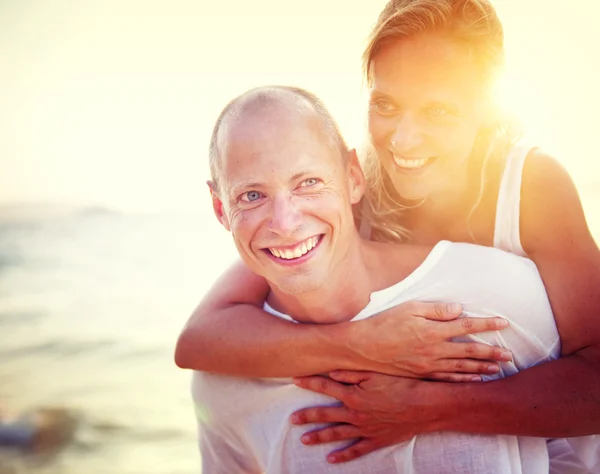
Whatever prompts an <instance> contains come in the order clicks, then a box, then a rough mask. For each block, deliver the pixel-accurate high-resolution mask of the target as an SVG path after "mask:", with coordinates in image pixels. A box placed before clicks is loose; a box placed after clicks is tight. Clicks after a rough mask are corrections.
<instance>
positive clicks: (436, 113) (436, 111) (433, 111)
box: [426, 107, 450, 118]
mask: <svg viewBox="0 0 600 474" xmlns="http://www.w3.org/2000/svg"><path fill="white" fill-rule="evenodd" d="M426 112H427V115H428V116H429V117H432V118H441V117H446V116H447V115H449V114H450V112H449V111H448V110H447V109H445V108H443V107H429V108H428V109H427V110H426Z"/></svg>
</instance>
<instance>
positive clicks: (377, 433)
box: [297, 153, 600, 462]
mask: <svg viewBox="0 0 600 474" xmlns="http://www.w3.org/2000/svg"><path fill="white" fill-rule="evenodd" d="M521 239H522V243H523V247H524V249H525V251H526V252H527V253H528V254H529V255H530V256H531V257H532V259H533V260H534V261H535V262H536V265H537V267H538V269H539V271H540V274H541V276H542V279H543V281H544V285H545V286H546V290H547V292H548V295H549V298H550V302H551V305H552V309H553V312H554V316H555V320H556V324H557V327H558V329H559V333H560V337H561V343H562V358H561V359H559V360H556V361H552V362H548V363H545V364H542V365H539V366H536V367H532V368H529V369H527V370H524V371H522V372H520V373H518V374H515V375H512V376H510V377H506V378H503V379H498V380H494V381H490V382H485V383H481V384H472V383H471V384H445V383H432V382H423V381H418V380H408V379H406V378H396V377H386V376H381V375H378V374H364V373H362V374H361V373H356V374H355V373H342V374H340V375H337V376H336V375H334V377H336V380H338V381H340V382H345V383H346V384H347V383H355V384H356V385H341V384H339V383H336V382H335V381H332V380H329V379H325V378H319V377H310V378H306V379H302V380H299V381H298V384H299V385H300V386H303V387H306V388H309V389H311V390H314V391H317V392H322V393H326V394H328V395H332V396H334V397H336V398H338V399H339V400H340V401H342V402H343V403H344V404H345V406H346V407H347V408H335V409H331V408H327V407H320V408H308V409H305V410H301V411H300V412H298V413H297V416H298V420H299V422H300V423H315V422H332V423H347V424H346V425H344V424H342V425H336V426H334V427H328V428H324V429H322V430H316V431H313V432H312V433H311V434H310V435H309V438H310V441H309V442H310V443H311V444H316V443H324V442H331V441H337V440H343V439H349V438H356V437H362V440H361V441H360V442H359V443H357V444H354V445H353V446H352V447H351V448H348V449H344V450H341V451H339V452H337V453H336V456H338V458H337V462H340V461H349V460H351V459H355V458H357V457H360V456H363V455H365V454H367V453H369V452H371V451H373V450H375V449H379V448H382V447H384V446H389V445H392V444H396V443H398V442H400V441H402V440H405V439H409V438H411V437H412V436H414V435H415V434H419V433H425V432H432V431H460V432H466V433H481V434H507V435H520V436H540V437H571V436H583V435H588V434H596V433H600V251H599V250H598V247H597V245H596V243H595V242H594V239H593V238H592V236H591V234H590V232H589V229H588V227H587V224H586V221H585V217H584V214H583V209H582V206H581V202H580V199H579V196H578V194H577V191H576V189H575V186H574V184H573V182H572V181H571V178H570V177H569V175H568V174H567V172H566V171H565V170H564V169H563V168H562V167H561V166H560V165H559V164H558V163H557V162H556V161H555V160H554V159H552V158H551V157H549V156H547V155H543V154H540V153H535V154H533V155H532V156H529V157H528V158H527V160H526V165H525V169H524V175H523V184H522V192H521ZM340 377H341V378H340ZM382 413H385V414H386V417H387V418H386V417H383V416H382Z"/></svg>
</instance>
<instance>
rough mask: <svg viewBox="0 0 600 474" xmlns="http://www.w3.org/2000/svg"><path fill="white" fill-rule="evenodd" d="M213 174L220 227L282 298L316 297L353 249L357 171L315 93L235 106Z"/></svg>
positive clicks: (224, 120) (213, 148) (216, 138)
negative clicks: (227, 231) (308, 294)
mask: <svg viewBox="0 0 600 474" xmlns="http://www.w3.org/2000/svg"><path fill="white" fill-rule="evenodd" d="M210 165H211V174H212V181H211V183H209V184H210V188H211V193H212V197H213V206H214V210H215V214H216V216H217V218H218V219H219V221H220V222H221V223H222V224H223V226H224V227H225V228H226V229H227V230H230V231H231V232H232V234H233V238H234V241H235V244H236V246H237V249H238V251H239V253H240V256H241V257H242V259H243V260H244V261H245V262H246V264H247V265H248V266H249V267H250V268H251V269H252V270H253V271H254V272H255V273H257V274H260V275H262V276H264V277H265V278H266V279H267V280H268V281H269V283H270V284H271V285H272V286H275V287H277V288H279V290H281V291H282V292H283V293H287V294H301V293H307V292H310V291H314V290H317V289H319V288H321V287H322V286H323V285H324V284H325V283H326V282H327V280H328V278H329V276H330V274H331V272H332V270H333V269H334V268H336V267H337V266H338V265H339V264H340V263H341V262H343V260H344V257H345V256H346V255H347V253H348V252H349V251H351V249H352V248H353V244H355V243H356V242H357V239H358V235H357V233H356V230H355V227H354V220H353V217H352V204H355V203H357V202H358V201H359V200H360V198H361V197H362V193H363V186H364V184H363V176H362V172H361V170H360V166H359V164H358V161H357V159H356V155H355V154H354V152H352V151H349V150H348V149H347V147H346V145H345V142H344V140H343V138H342V137H341V134H340V132H339V130H338V127H337V125H336V124H335V122H334V120H333V119H332V118H331V116H330V115H329V113H328V112H327V110H326V109H325V107H324V106H323V105H322V103H321V102H320V101H319V100H318V99H317V98H316V97H314V96H313V95H312V94H310V93H308V92H306V91H303V90H301V89H296V88H291V87H282V86H275V87H261V88H258V89H252V90H250V91H248V92H246V93H244V94H242V95H241V96H239V97H237V98H236V99H234V100H233V101H232V102H230V103H229V104H228V105H227V106H226V107H225V109H224V110H223V112H222V113H221V115H220V116H219V118H218V120H217V122H216V124H215V127H214V130H213V135H212V139H211V144H210Z"/></svg>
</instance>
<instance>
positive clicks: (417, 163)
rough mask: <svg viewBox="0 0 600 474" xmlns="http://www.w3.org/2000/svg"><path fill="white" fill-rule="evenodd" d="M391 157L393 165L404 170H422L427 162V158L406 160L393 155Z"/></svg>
mask: <svg viewBox="0 0 600 474" xmlns="http://www.w3.org/2000/svg"><path fill="white" fill-rule="evenodd" d="M393 157H394V163H396V165H397V166H398V167H400V168H406V169H409V170H416V169H419V168H423V167H424V166H425V165H426V164H427V163H428V162H429V158H422V159H414V160H413V159H411V160H406V159H404V158H400V157H399V156H396V155H393Z"/></svg>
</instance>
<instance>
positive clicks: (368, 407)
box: [291, 371, 436, 463]
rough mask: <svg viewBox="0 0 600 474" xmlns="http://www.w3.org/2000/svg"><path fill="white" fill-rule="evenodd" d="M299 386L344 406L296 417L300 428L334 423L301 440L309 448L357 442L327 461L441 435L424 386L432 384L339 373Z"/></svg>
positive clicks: (303, 379) (300, 412) (305, 379)
mask: <svg viewBox="0 0 600 474" xmlns="http://www.w3.org/2000/svg"><path fill="white" fill-rule="evenodd" d="M294 383H296V385H298V386H299V387H302V388H306V389H308V390H312V391H314V392H317V393H323V394H325V395H329V396H331V397H334V398H337V399H338V400H340V401H341V402H342V405H341V406H337V407H332V406H322V407H311V408H304V409H302V410H298V411H296V412H295V413H293V414H292V416H291V422H292V423H293V424H296V425H304V424H308V423H332V425H329V426H327V427H325V428H321V429H317V430H314V431H309V432H307V433H305V434H304V435H302V438H301V441H302V443H304V444H306V445H317V444H323V443H331V442H333V441H351V440H354V441H355V442H354V443H353V444H351V445H350V446H348V447H346V448H343V449H340V450H338V451H335V452H332V453H331V454H329V456H327V460H328V461H329V462H331V463H339V462H346V461H351V460H353V459H356V458H359V457H361V456H364V455H365V454H368V453H370V452H372V451H375V450H377V449H381V448H384V447H386V446H392V445H395V444H398V443H401V442H403V441H408V440H409V439H411V438H412V437H414V436H415V435H417V434H419V433H426V432H431V431H435V430H436V420H435V416H434V415H433V414H432V413H431V410H428V409H427V406H433V405H435V400H430V399H431V397H430V396H429V397H428V396H427V393H428V392H427V391H422V390H419V388H420V387H424V386H425V385H428V384H432V383H433V382H423V381H420V380H415V379H411V378H405V377H394V376H391V375H383V374H377V373H373V372H353V371H336V372H332V373H330V374H329V378H328V377H323V376H318V375H317V376H312V377H300V378H296V379H294Z"/></svg>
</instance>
